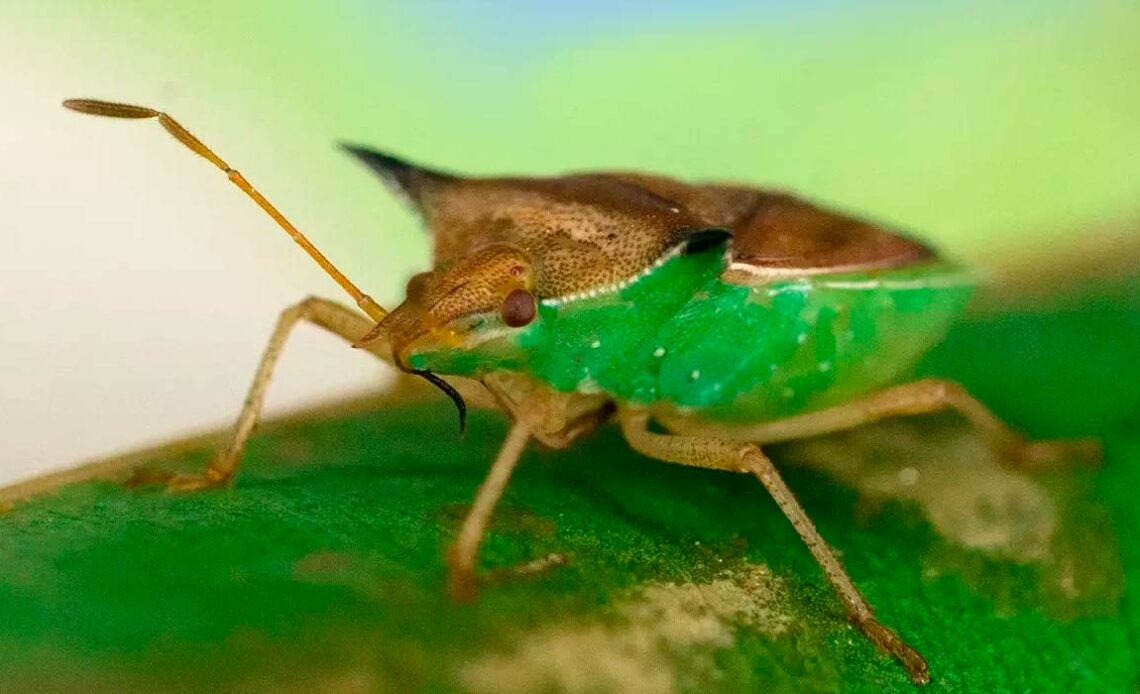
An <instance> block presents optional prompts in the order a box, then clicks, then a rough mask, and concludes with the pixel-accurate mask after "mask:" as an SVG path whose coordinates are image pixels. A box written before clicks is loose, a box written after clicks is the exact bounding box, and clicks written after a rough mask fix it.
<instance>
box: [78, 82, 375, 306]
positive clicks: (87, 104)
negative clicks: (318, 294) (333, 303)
mask: <svg viewBox="0 0 1140 694" xmlns="http://www.w3.org/2000/svg"><path fill="white" fill-rule="evenodd" d="M63 105H64V106H66V107H67V108H69V109H71V110H72V111H78V112H79V113H87V114H90V115H93V116H108V117H110V118H135V119H150V118H155V119H157V120H158V123H159V125H161V126H162V127H163V128H165V129H166V132H168V133H170V134H171V135H173V136H174V139H176V140H178V141H179V142H181V143H182V144H183V145H185V146H186V147H187V148H188V149H190V151H192V152H194V153H195V154H197V155H198V156H200V157H202V158H203V159H205V160H206V161H208V162H210V163H211V164H213V165H214V166H216V167H218V168H219V169H220V170H221V171H222V173H224V174H225V175H226V177H227V178H229V179H230V182H231V183H233V184H234V185H235V186H237V187H238V188H241V190H242V192H243V193H245V194H246V195H248V196H249V197H250V199H252V200H253V201H254V202H256V203H257V205H258V207H260V208H261V209H263V210H265V212H266V214H268V215H269V216H270V217H272V218H273V221H275V222H277V226H279V227H281V228H282V229H283V230H284V231H285V233H287V234H289V236H290V237H292V238H293V240H294V241H296V242H297V245H298V246H300V247H301V248H302V249H303V250H304V251H305V252H306V253H308V254H309V257H311V258H312V259H313V260H315V261H316V262H317V265H320V266H321V269H322V270H324V271H325V272H326V273H328V274H329V276H330V277H332V278H333V279H334V280H336V282H337V284H339V285H340V286H341V287H343V288H344V290H345V291H346V292H348V294H349V295H350V296H351V297H352V298H353V300H355V301H356V305H357V306H359V307H360V308H361V310H363V311H364V312H365V313H367V314H368V316H369V317H370V318H372V320H374V321H376V322H378V323H379V322H380V321H381V320H383V319H384V317H385V316H387V315H388V311H387V310H385V309H384V307H382V306H381V305H380V304H378V303H376V302H375V301H374V300H373V299H372V297H370V296H368V295H367V294H365V293H364V292H362V291H360V289H359V288H358V287H357V286H356V285H355V284H353V283H352V281H351V280H349V279H348V278H347V277H345V276H344V274H343V273H342V272H341V271H340V270H338V269H337V267H336V266H335V265H333V264H332V262H331V261H330V260H329V259H328V258H326V257H325V255H324V254H323V253H321V252H320V251H319V250H317V247H316V246H314V245H313V244H312V243H311V242H310V241H309V239H307V238H305V235H304V234H302V233H301V231H300V230H299V229H298V228H297V227H295V226H293V223H292V222H290V221H289V220H288V219H286V218H285V215H283V214H281V212H280V211H279V210H278V209H277V208H276V207H274V206H273V203H271V202H269V200H267V199H266V198H265V196H264V195H262V194H261V193H259V192H258V191H257V189H256V188H254V187H253V185H251V184H250V182H249V181H248V180H247V179H246V177H245V176H243V175H242V174H241V172H240V171H238V170H237V169H235V168H233V167H231V166H230V165H229V164H227V163H226V161H225V160H224V159H222V158H221V157H219V156H218V155H217V154H214V152H213V150H211V149H210V148H209V147H207V146H206V144H205V143H204V142H202V141H201V140H199V139H198V138H196V137H194V135H193V134H191V133H190V131H189V130H187V129H186V128H184V127H183V126H182V124H181V123H179V122H178V121H176V120H174V119H173V118H171V117H170V116H169V115H168V114H166V113H163V112H162V111H156V110H155V109H153V108H147V107H146V106H132V105H130V104H118V103H114V102H111V101H99V100H97V99H68V100H67V101H64V102H63Z"/></svg>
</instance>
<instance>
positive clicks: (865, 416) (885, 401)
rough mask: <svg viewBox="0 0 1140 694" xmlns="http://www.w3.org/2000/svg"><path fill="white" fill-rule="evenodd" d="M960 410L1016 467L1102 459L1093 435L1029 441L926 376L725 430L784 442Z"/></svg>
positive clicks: (956, 388) (962, 392)
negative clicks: (812, 409)
mask: <svg viewBox="0 0 1140 694" xmlns="http://www.w3.org/2000/svg"><path fill="white" fill-rule="evenodd" d="M947 409H950V410H954V411H956V412H958V413H959V414H960V415H962V416H963V417H964V418H965V419H966V420H967V421H969V422H970V424H971V425H973V426H974V427H975V428H976V429H977V430H978V431H979V432H981V434H982V435H983V436H984V437H985V438H986V439H987V440H988V441H989V442H990V445H991V446H993V448H994V449H995V450H997V451H999V452H1000V453H1002V454H1003V456H1002V459H1003V460H1005V461H1007V462H1009V463H1010V464H1011V465H1012V466H1013V467H1016V468H1021V469H1040V468H1047V467H1050V466H1053V465H1056V464H1058V463H1060V462H1062V461H1070V460H1073V459H1079V460H1093V461H1096V460H1099V459H1100V444H1099V443H1098V442H1097V441H1095V440H1093V439H1075V440H1072V441H1029V440H1027V439H1026V438H1025V437H1024V436H1022V435H1021V434H1019V433H1018V432H1016V431H1014V430H1013V429H1012V428H1010V427H1009V426H1008V425H1007V424H1006V423H1005V422H1003V421H1001V419H999V418H998V417H997V415H995V414H994V413H993V412H991V411H990V410H989V408H987V407H986V406H985V405H984V404H982V402H981V401H979V400H978V399H977V398H975V397H974V396H973V395H970V393H969V392H968V391H967V390H966V389H965V388H963V387H962V386H960V385H958V384H957V383H954V382H953V381H946V380H941V379H923V380H921V381H915V382H913V383H906V384H903V385H900V386H894V387H892V388H887V389H885V390H880V391H878V392H876V393H872V394H870V395H867V396H864V397H862V398H859V399H856V400H852V401H851V402H847V403H844V404H842V405H836V406H835V407H829V408H827V409H823V410H819V411H817V412H808V413H807V414H802V415H797V416H795V417H789V418H787V419H779V420H776V421H772V422H764V423H762V424H755V425H745V426H739V427H732V428H731V429H725V430H724V435H725V436H726V437H728V438H732V439H737V440H740V441H753V442H755V443H760V444H766V443H778V442H783V441H791V440H794V439H803V438H809V437H812V436H820V435H823V434H830V433H834V432H837V431H844V430H847V429H853V428H855V427H858V426H862V425H864V424H870V423H872V422H877V421H880V420H883V419H888V418H891V417H905V416H910V415H919V414H929V413H932V412H938V411H941V410H947Z"/></svg>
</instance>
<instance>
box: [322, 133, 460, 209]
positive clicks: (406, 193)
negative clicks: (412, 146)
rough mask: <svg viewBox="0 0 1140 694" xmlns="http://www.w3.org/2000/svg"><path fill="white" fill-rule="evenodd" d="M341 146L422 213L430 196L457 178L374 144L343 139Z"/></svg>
mask: <svg viewBox="0 0 1140 694" xmlns="http://www.w3.org/2000/svg"><path fill="white" fill-rule="evenodd" d="M340 148H341V149H342V150H344V151H345V152H347V153H349V154H351V155H352V156H353V157H355V158H356V159H357V161H359V162H361V163H362V164H364V165H365V166H367V167H368V168H369V169H371V170H372V171H373V172H374V173H375V174H376V175H377V176H379V177H380V180H382V181H383V182H384V183H385V185H387V186H388V187H389V188H390V189H391V190H392V191H393V192H394V193H396V194H397V195H399V196H400V197H401V198H403V199H404V200H405V201H406V202H408V203H409V204H411V205H413V206H415V207H416V209H418V210H419V211H420V213H421V214H423V213H425V212H426V211H427V210H426V209H425V205H426V203H427V201H426V199H425V197H426V195H428V194H430V193H431V192H432V191H433V190H436V189H438V188H440V187H441V186H444V185H446V184H448V183H450V182H452V181H455V180H457V177H456V176H454V175H453V174H450V173H446V172H443V171H437V170H434V169H429V168H426V167H423V166H419V165H417V164H413V163H411V162H409V161H407V160H405V159H401V158H400V157H397V156H394V155H391V154H387V153H385V152H381V151H378V150H375V149H372V148H370V147H365V146H362V145H355V144H352V143H347V142H342V143H340Z"/></svg>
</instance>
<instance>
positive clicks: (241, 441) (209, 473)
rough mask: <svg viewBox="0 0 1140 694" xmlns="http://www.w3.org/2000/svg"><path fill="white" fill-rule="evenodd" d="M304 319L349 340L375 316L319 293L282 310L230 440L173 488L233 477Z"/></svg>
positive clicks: (377, 348)
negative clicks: (280, 361) (291, 338)
mask: <svg viewBox="0 0 1140 694" xmlns="http://www.w3.org/2000/svg"><path fill="white" fill-rule="evenodd" d="M301 321H305V322H308V323H312V324H313V325H317V326H320V327H322V328H324V329H325V330H327V331H329V332H331V333H332V334H334V335H337V336H339V337H340V338H341V339H343V340H345V341H346V342H349V343H352V342H355V341H356V340H357V338H359V337H360V336H361V335H363V334H365V333H367V332H368V331H369V329H371V328H372V324H373V321H372V320H370V319H368V318H366V317H365V316H363V315H361V314H360V313H359V312H357V311H356V310H354V309H351V308H349V307H347V306H344V305H342V304H338V303H335V302H333V301H329V300H327V299H319V298H316V297H309V298H308V299H305V300H304V301H301V302H300V303H298V304H295V305H293V306H290V307H289V308H287V309H285V310H284V311H282V312H281V315H280V317H278V319H277V327H276V328H274V330H273V335H272V336H271V337H270V338H269V344H268V345H266V347H265V352H264V353H263V354H262V356H261V361H260V362H259V363H258V366H257V371H256V372H254V376H253V383H251V384H250V387H249V392H248V394H247V395H246V398H245V403H244V404H243V405H242V408H241V413H240V414H238V418H237V421H236V422H235V423H234V428H233V433H232V434H231V435H230V441H229V443H228V444H227V445H226V446H225V448H224V449H222V451H221V452H220V453H219V454H218V455H217V456H216V457H215V458H214V459H213V460H211V461H210V464H209V465H208V466H207V467H206V469H205V470H203V471H202V472H201V473H198V474H191V475H187V474H182V475H175V476H174V477H173V478H171V479H170V480H169V482H168V485H167V488H168V489H169V490H170V491H178V492H183V491H194V490H199V489H209V488H212V487H220V486H223V485H225V484H227V483H229V481H230V480H231V479H233V476H234V474H235V473H237V470H238V467H239V466H240V465H241V455H242V451H243V450H245V444H246V441H248V440H249V437H250V435H251V434H252V433H253V430H254V428H255V427H256V426H257V422H258V418H259V417H260V416H261V408H262V405H263V404H264V403H265V393H266V391H267V390H268V389H269V382H270V381H271V380H272V379H273V369H274V367H275V366H276V365H277V361H278V359H280V357H281V351H282V350H283V349H284V347H285V343H286V342H287V341H288V339H289V335H290V333H292V331H293V328H294V326H296V325H297V323H299V322H301ZM366 349H367V351H369V352H371V353H373V354H375V355H376V356H377V357H380V358H381V359H385V360H387V359H389V355H388V353H387V349H388V348H387V346H386V345H385V344H382V343H377V344H374V345H370V346H369V347H367V348H366ZM150 477H152V476H151V475H147V474H138V475H136V481H142V480H148V481H149V478H150Z"/></svg>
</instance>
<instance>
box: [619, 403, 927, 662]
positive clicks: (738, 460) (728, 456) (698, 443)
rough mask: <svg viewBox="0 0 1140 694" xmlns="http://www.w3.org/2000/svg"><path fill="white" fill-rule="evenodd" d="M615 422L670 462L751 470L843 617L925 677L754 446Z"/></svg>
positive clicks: (636, 419)
mask: <svg viewBox="0 0 1140 694" xmlns="http://www.w3.org/2000/svg"><path fill="white" fill-rule="evenodd" d="M619 421H620V423H621V430H622V434H624V435H625V438H626V441H628V442H629V445H630V447H631V448H633V449H634V450H635V451H637V452H638V453H642V454H644V455H647V456H650V457H652V458H656V459H658V460H663V461H666V462H670V463H679V464H681V465H692V466H695V467H703V468H710V469H715V470H727V471H730V472H750V473H752V474H753V475H755V476H756V478H757V479H759V480H760V482H761V484H763V485H764V487H765V488H766V489H767V490H768V493H769V494H771V495H772V498H773V499H774V500H775V502H776V505H777V506H779V507H780V510H781V511H783V512H784V515H785V516H787V518H788V520H789V521H791V523H792V527H794V528H795V529H796V533H798V534H799V536H800V539H801V540H803V541H804V544H806V545H807V547H808V551H810V552H811V554H812V556H813V557H814V558H815V560H816V562H817V563H818V564H819V566H820V568H822V569H823V573H824V574H825V575H826V576H827V580H828V581H829V582H830V583H831V585H832V587H833V588H835V591H836V592H837V593H839V598H840V599H841V600H842V601H843V606H844V608H845V609H846V611H847V616H848V618H849V619H851V621H852V622H854V623H855V625H856V626H857V627H859V629H860V630H861V631H862V632H863V633H864V634H865V635H866V636H867V638H869V639H870V640H871V642H872V643H874V644H875V645H876V646H878V647H879V648H880V649H881V650H882V651H884V652H886V653H888V654H890V655H892V656H894V657H895V658H896V659H897V660H898V661H899V662H900V663H901V664H902V666H903V667H904V668H906V671H907V673H909V674H910V678H911V680H913V681H914V682H915V683H916V684H926V683H928V682H929V681H930V670H929V668H928V667H927V665H926V660H925V659H924V658H923V657H922V655H921V654H920V653H919V652H918V651H916V650H915V649H914V648H912V647H911V646H909V645H908V644H907V643H906V642H905V641H903V640H902V639H901V638H899V636H898V635H897V634H895V632H893V631H891V630H890V629H889V628H887V627H886V626H884V625H883V624H882V623H880V622H879V621H878V620H877V619H875V612H874V610H873V609H872V608H871V606H870V605H869V604H867V601H866V599H865V598H864V597H863V596H862V594H860V593H859V590H858V589H857V588H856V587H855V584H854V583H852V582H851V578H850V577H849V576H848V575H847V572H846V571H845V570H844V569H843V565H842V564H840V563H839V559H837V558H836V556H835V553H834V552H832V550H831V548H830V547H828V545H827V542H825V541H824V539H823V537H822V536H821V535H820V534H819V531H818V530H816V528H815V523H813V522H812V520H811V518H809V517H808V515H807V512H806V511H804V508H803V506H800V502H799V501H797V500H796V497H795V495H794V494H792V490H791V489H789V488H788V486H787V484H785V483H784V480H783V478H782V477H780V473H779V472H778V471H777V470H776V467H775V466H774V465H773V464H772V461H771V460H769V459H768V457H767V456H766V455H764V453H763V452H762V451H761V450H760V447H759V446H757V445H756V444H754V443H746V442H739V441H732V440H726V439H715V438H705V437H700V436H677V435H673V434H657V433H653V432H651V431H649V427H648V424H649V415H648V413H646V412H643V411H630V410H623V411H621V412H620V413H619Z"/></svg>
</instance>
